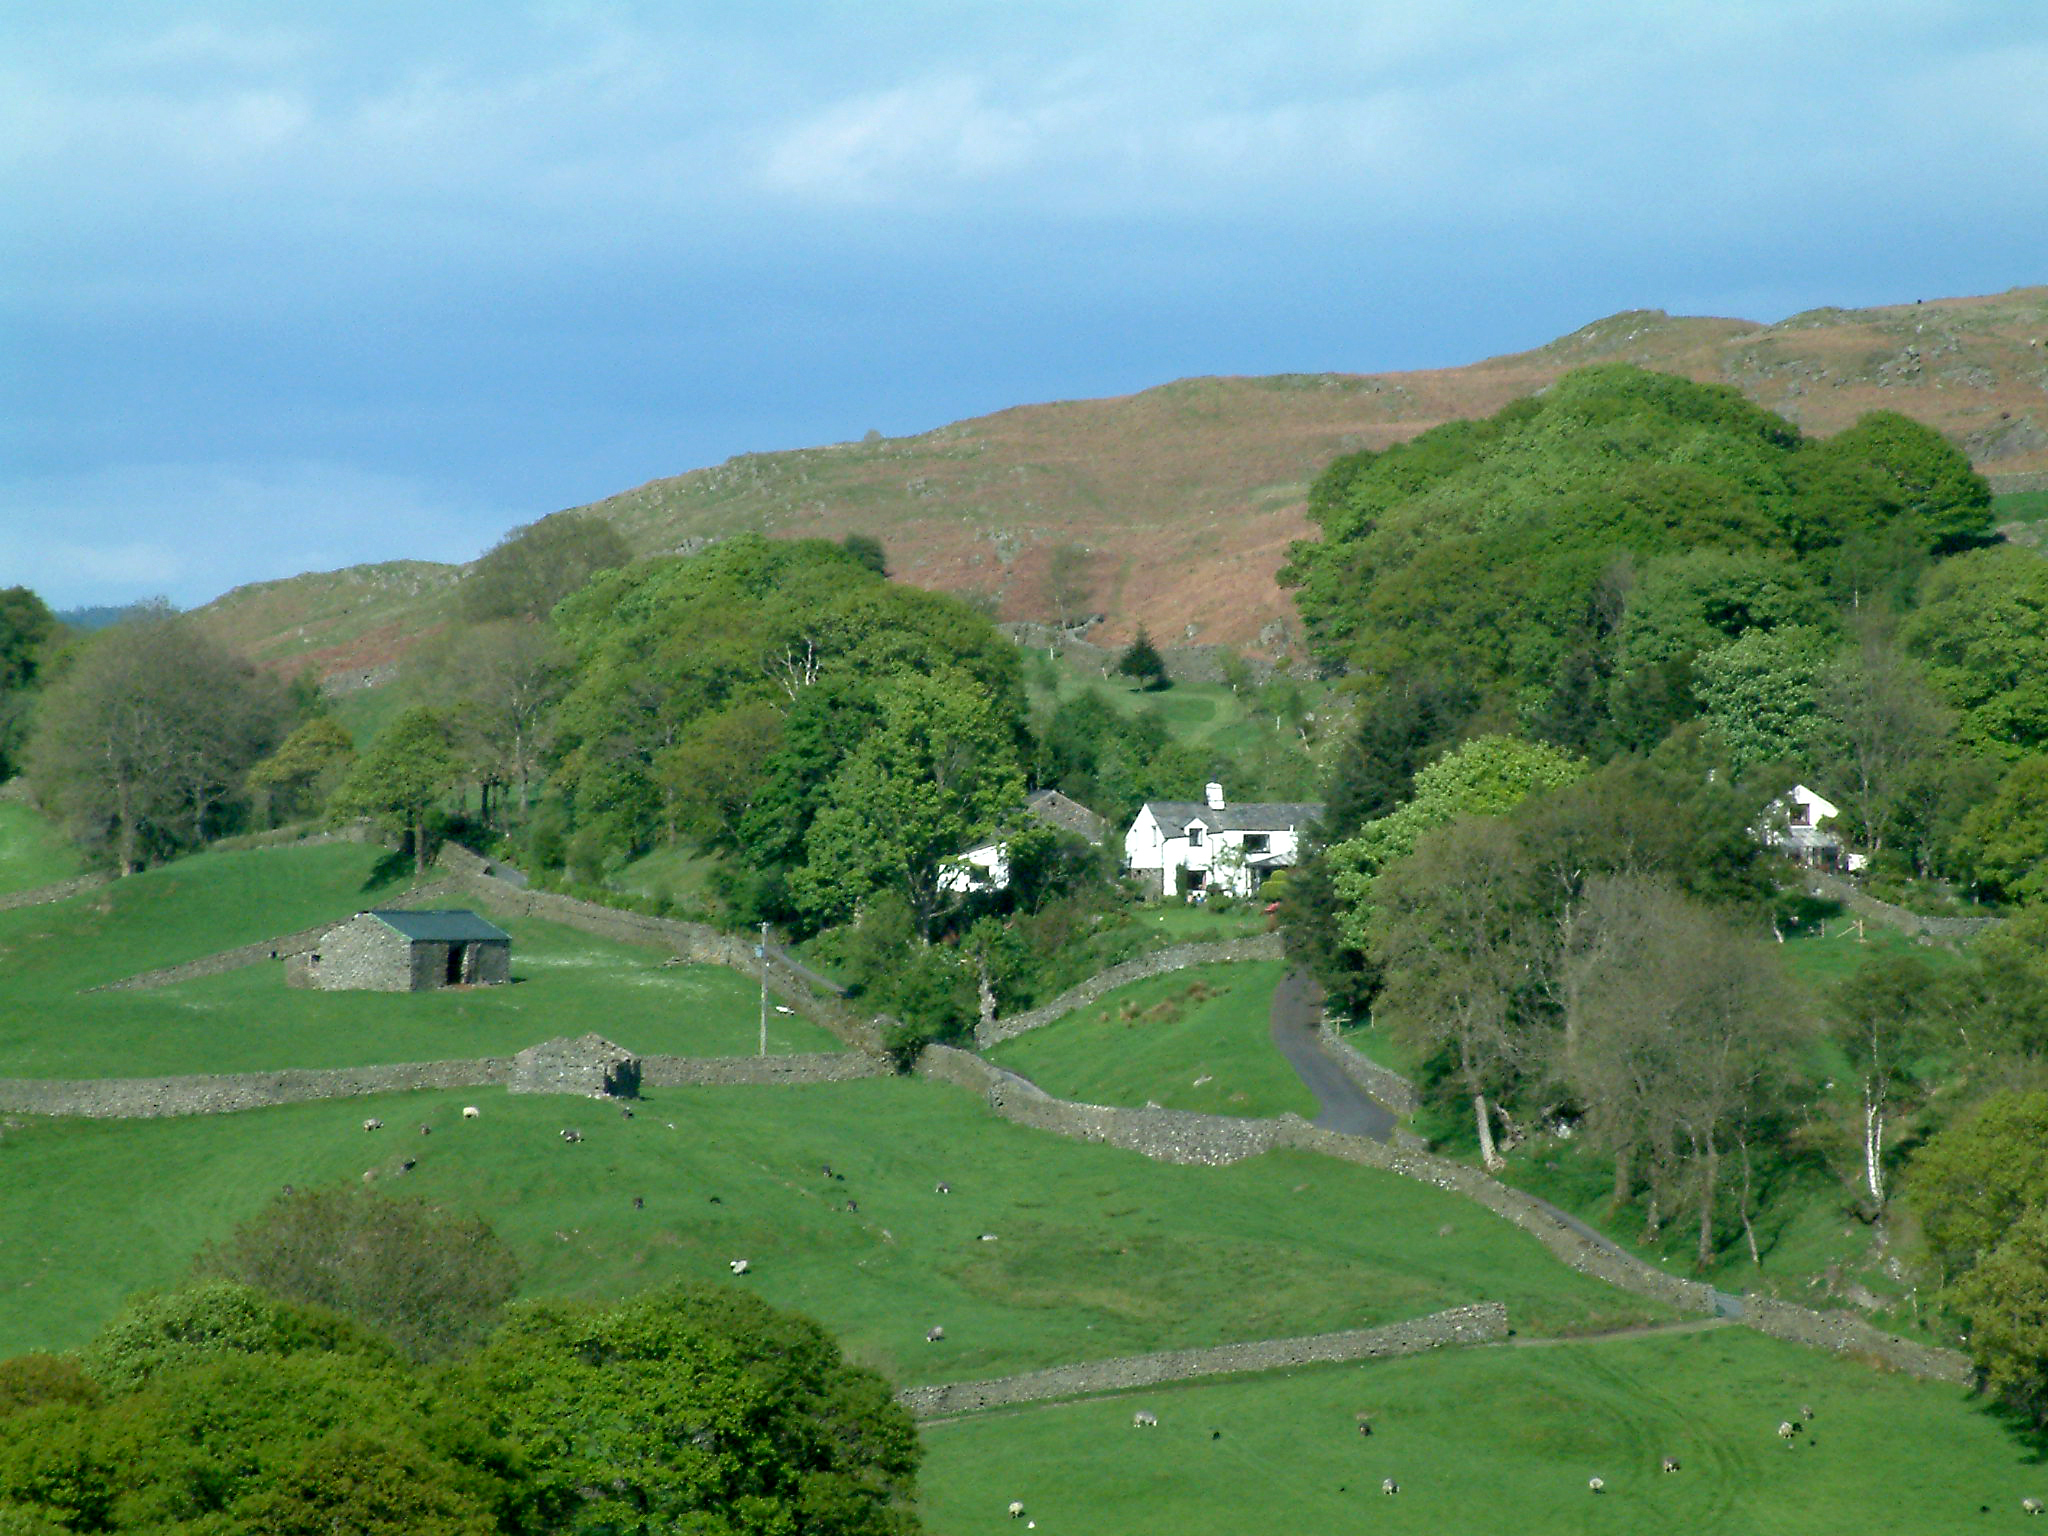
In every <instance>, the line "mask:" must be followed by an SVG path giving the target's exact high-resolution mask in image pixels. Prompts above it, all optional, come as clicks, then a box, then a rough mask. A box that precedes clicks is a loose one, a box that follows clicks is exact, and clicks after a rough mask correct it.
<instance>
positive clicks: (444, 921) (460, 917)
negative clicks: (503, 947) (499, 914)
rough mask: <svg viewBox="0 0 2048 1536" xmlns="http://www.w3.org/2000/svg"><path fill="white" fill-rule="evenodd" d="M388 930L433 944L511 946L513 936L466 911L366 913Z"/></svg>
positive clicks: (381, 910)
mask: <svg viewBox="0 0 2048 1536" xmlns="http://www.w3.org/2000/svg"><path fill="white" fill-rule="evenodd" d="M367 915H368V916H370V917H374V918H376V919H377V921H378V922H380V923H382V924H383V925H384V926H385V927H387V928H394V929H396V930H397V931H398V932H400V933H402V934H404V935H405V936H406V937H407V938H408V939H424V940H425V941H426V942H428V943H430V944H493V943H495V944H510V943H511V942H512V935H511V934H509V933H507V932H506V931H505V930H504V929H502V928H499V927H497V926H495V925H494V924H491V923H487V922H485V921H484V920H483V919H482V918H480V917H478V916H477V915H476V914H475V913H474V912H470V911H467V910H464V909H463V908H459V907H457V908H444V909H442V910H439V911H430V912H414V911H407V910H403V909H400V908H396V907H381V908H378V909H377V910H375V911H372V912H370V913H369V914H367Z"/></svg>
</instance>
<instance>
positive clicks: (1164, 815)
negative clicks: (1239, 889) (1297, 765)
mask: <svg viewBox="0 0 2048 1536" xmlns="http://www.w3.org/2000/svg"><path fill="white" fill-rule="evenodd" d="M1145 809H1147V810H1148V811H1150V812H1151V813H1152V819H1153V820H1154V821H1156V822H1158V823H1159V826H1160V829H1161V830H1162V831H1164V832H1165V833H1166V835H1167V836H1168V837H1180V836H1182V835H1184V834H1185V833H1186V832H1187V829H1188V823H1189V822H1191V821H1199V822H1200V823H1201V824H1202V825H1203V826H1205V827H1207V828H1209V829H1210V830H1211V831H1212V832H1284V831H1286V830H1287V829H1288V828H1289V827H1305V826H1307V825H1308V824H1309V823H1310V822H1312V821H1314V820H1315V819H1316V818H1317V817H1319V816H1321V815H1322V814H1323V808H1322V807H1321V806H1320V805H1315V804H1310V803H1307V802H1296V801H1287V800H1232V801H1227V802H1225V804H1224V806H1223V809H1222V810H1220V811H1219V810H1217V809H1216V808H1215V807H1214V806H1209V805H1204V804H1203V803H1202V802H1201V801H1199V800H1147V801H1146V802H1145Z"/></svg>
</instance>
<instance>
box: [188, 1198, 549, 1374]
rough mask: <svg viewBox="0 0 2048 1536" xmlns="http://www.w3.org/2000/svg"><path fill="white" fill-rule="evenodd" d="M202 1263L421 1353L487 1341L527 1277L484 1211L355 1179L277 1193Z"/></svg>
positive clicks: (205, 1270)
mask: <svg viewBox="0 0 2048 1536" xmlns="http://www.w3.org/2000/svg"><path fill="white" fill-rule="evenodd" d="M195 1271H196V1273H197V1274H199V1275H201V1276H203V1277H209V1278H220V1279H226V1280H234V1281H239V1282H240V1283H242V1284H244V1285H248V1286H253V1287H256V1288H257V1289H259V1290H262V1291H265V1292H267V1293H268V1294H270V1295H272V1296H277V1297H281V1298H284V1299H286V1300H290V1301H297V1302H304V1303H307V1304H309V1305H312V1306H319V1307H325V1308H327V1309H328V1310H330V1311H333V1312H338V1313H340V1314H341V1315H342V1316H344V1317H349V1318H353V1319H355V1320H356V1321H357V1322H359V1323H362V1324H363V1325H365V1326H366V1327H369V1328H373V1329H375V1330H376V1331H377V1332H379V1333H381V1334H383V1335H385V1336H386V1337H387V1338H389V1339H391V1340H392V1341H393V1342H394V1343H395V1344H397V1345H398V1347H399V1348H400V1349H402V1350H403V1351H404V1352H405V1353H406V1355H407V1356H409V1357H410V1358H412V1359H413V1360H433V1359H438V1358H440V1357H441V1356H444V1355H450V1354H455V1353H459V1352H461V1351H463V1350H465V1349H470V1348H473V1347H475V1346H476V1345H477V1344H479V1343H481V1342H482V1341H483V1339H484V1337H485V1336H486V1335H487V1334H488V1333H489V1332H490V1331H491V1330H492V1328H494V1327H495V1326H496V1325H497V1322H498V1319H499V1314H500V1313H501V1312H502V1310H503V1309H504V1306H505V1304H506V1303H507V1302H508V1301H510V1300H511V1299H512V1294H513V1292H514V1291H515V1290H516V1289H517V1288H518V1284H519V1261H518V1260H517V1259H515V1258H514V1257H513V1256H512V1251H511V1250H510V1249H509V1248H507V1247H506V1246H505V1244H504V1243H503V1242H502V1241H500V1239H499V1238H498V1235H497V1234H496V1233H495V1232H493V1231H492V1230H491V1227H490V1224H489V1223H488V1222H485V1221H483V1220H481V1219H479V1218H477V1217H473V1216H463V1215H461V1214H459V1213H457V1212H454V1211H450V1210H447V1209H445V1208H442V1207H439V1206H430V1205H426V1204H424V1203H421V1202H418V1201H412V1200H394V1199H391V1198H390V1197H388V1196H385V1195H380V1194H377V1193H375V1192H373V1191H371V1190H367V1189H355V1188H350V1187H347V1186H342V1187H340V1188H336V1189H326V1190H314V1189H309V1190H301V1191H298V1192H296V1193H294V1194H288V1195H280V1196H278V1197H277V1198H276V1199H274V1200H272V1201H271V1203H270V1204H269V1205H268V1206H267V1207H266V1208H265V1209H264V1210H263V1211H261V1212H260V1213H258V1214H257V1215H256V1216H254V1217H252V1218H251V1219H250V1220H248V1221H246V1222H244V1223H242V1225H241V1226H239V1227H237V1228H236V1229H235V1230H234V1232H233V1233H232V1234H231V1235H230V1236H229V1237H227V1238H226V1239H224V1240H222V1241H219V1242H215V1243H212V1244H209V1245H208V1246H207V1247H206V1248H205V1249H203V1250H202V1251H201V1252H200V1255H199V1257H198V1259H197V1260H196V1261H195Z"/></svg>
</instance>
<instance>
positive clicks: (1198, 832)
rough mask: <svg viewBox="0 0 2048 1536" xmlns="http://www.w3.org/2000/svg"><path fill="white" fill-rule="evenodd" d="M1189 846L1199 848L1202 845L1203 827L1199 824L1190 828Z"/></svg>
mask: <svg viewBox="0 0 2048 1536" xmlns="http://www.w3.org/2000/svg"><path fill="white" fill-rule="evenodd" d="M1188 846H1189V847H1190V848H1199V847H1201V846H1202V828H1201V827H1199V826H1193V827H1189V828H1188Z"/></svg>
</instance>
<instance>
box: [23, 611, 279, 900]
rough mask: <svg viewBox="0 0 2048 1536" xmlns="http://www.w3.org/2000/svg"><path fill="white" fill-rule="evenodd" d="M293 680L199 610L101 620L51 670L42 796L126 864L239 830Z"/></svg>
mask: <svg viewBox="0 0 2048 1536" xmlns="http://www.w3.org/2000/svg"><path fill="white" fill-rule="evenodd" d="M288 709H289V706H288V703H287V700H286V696H285V691H284V689H283V688H281V687H280V686H279V685H278V684H277V683H275V682H274V681H272V680H271V679H269V678H267V677H265V676H263V675H262V674H260V673H258V672H257V671H256V669H255V668H253V667H251V666H249V665H248V664H247V663H245V662H243V661H241V660H239V659H238V658H236V657H235V656H233V655H231V654H230V653H229V652H227V651H225V650H223V649H222V648H221V647H220V646H218V645H215V644H214V643H213V642H212V641H210V640H208V639H207V638H206V637H205V636H204V635H202V634H200V633H199V632H198V631H197V630H195V629H194V628H193V627H192V626H191V625H190V624H189V623H188V622H186V621H183V620H180V619H177V618H175V617H172V616H169V615H165V614H150V615H145V616H142V617H138V618H135V619H131V620H129V621H128V622H126V623H123V624H116V625H114V626H112V627H111V628H109V629H106V630H103V631H101V632H100V633H99V634H98V635H96V636H94V637H93V638H92V639H90V640H89V641H87V642H86V644H85V645H84V646H83V647H82V648H81V649H80V650H79V651H78V652H77V653H76V654H75V655H73V656H72V657H71V658H70V659H69V661H68V662H67V663H66V664H65V665H64V666H63V667H62V668H61V669H60V670H59V672H58V674H57V675H56V676H55V677H54V678H52V679H51V680H50V681H49V684H48V686H47V687H46V688H45V690H44V692H43V696H42V700H41V703H40V705H39V707H38V710H37V725H36V730H35V735H34V737H33V739H32V740H31V741H30V743H29V753H28V760H29V776H30V780H31V782H32V783H33V784H34V786H35V789H36V793H37V795H38V797H39V798H40V799H41V800H42V801H43V803H44V804H45V805H47V806H49V807H50V808H51V809H52V810H53V811H54V812H55V813H56V814H57V816H58V817H59V819H60V820H61V821H62V822H63V823H64V824H65V826H66V827H67V828H68V829H69V830H70V832H71V834H72V836H73V837H74V838H76V839H77V840H78V841H79V842H80V843H82V844H84V845H85V846H86V847H88V848H92V849H95V850H99V851H103V852H104V853H106V854H107V855H108V856H109V857H110V858H111V860H112V862H113V863H114V865H115V867H116V868H117V869H118V870H119V871H120V872H121V873H122V874H133V873H134V872H135V871H136V870H138V869H141V868H142V867H143V866H144V865H145V864H147V863H150V862H152V861H154V860H158V859H162V858H166V857H169V856H170V855H172V854H174V853H177V852H179V851H181V850H183V849H187V848H192V847H196V846H198V845H199V844H201V843H203V842H205V841H206V840H207V839H209V838H211V837H215V836H218V835H220V834H221V833H223V832H226V831H228V830H230V829H231V828H232V827H233V826H234V824H235V821H236V818H237V816H238V815H239V813H240V811H241V807H242V802H241V795H242V792H243V788H244V784H245V781H246V779H247V776H248V772H249V769H250V767H251V766H252V765H253V764H254V763H255V762H256V761H257V760H258V759H260V758H262V757H263V756H264V755H265V754H266V753H268V752H269V751H270V750H271V749H272V748H273V747H275V746H276V745H277V743H278V739H279V738H280V737H281V736H282V735H283V734H284V730H285V727H286V725H287V723H288V721H287V714H288Z"/></svg>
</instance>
